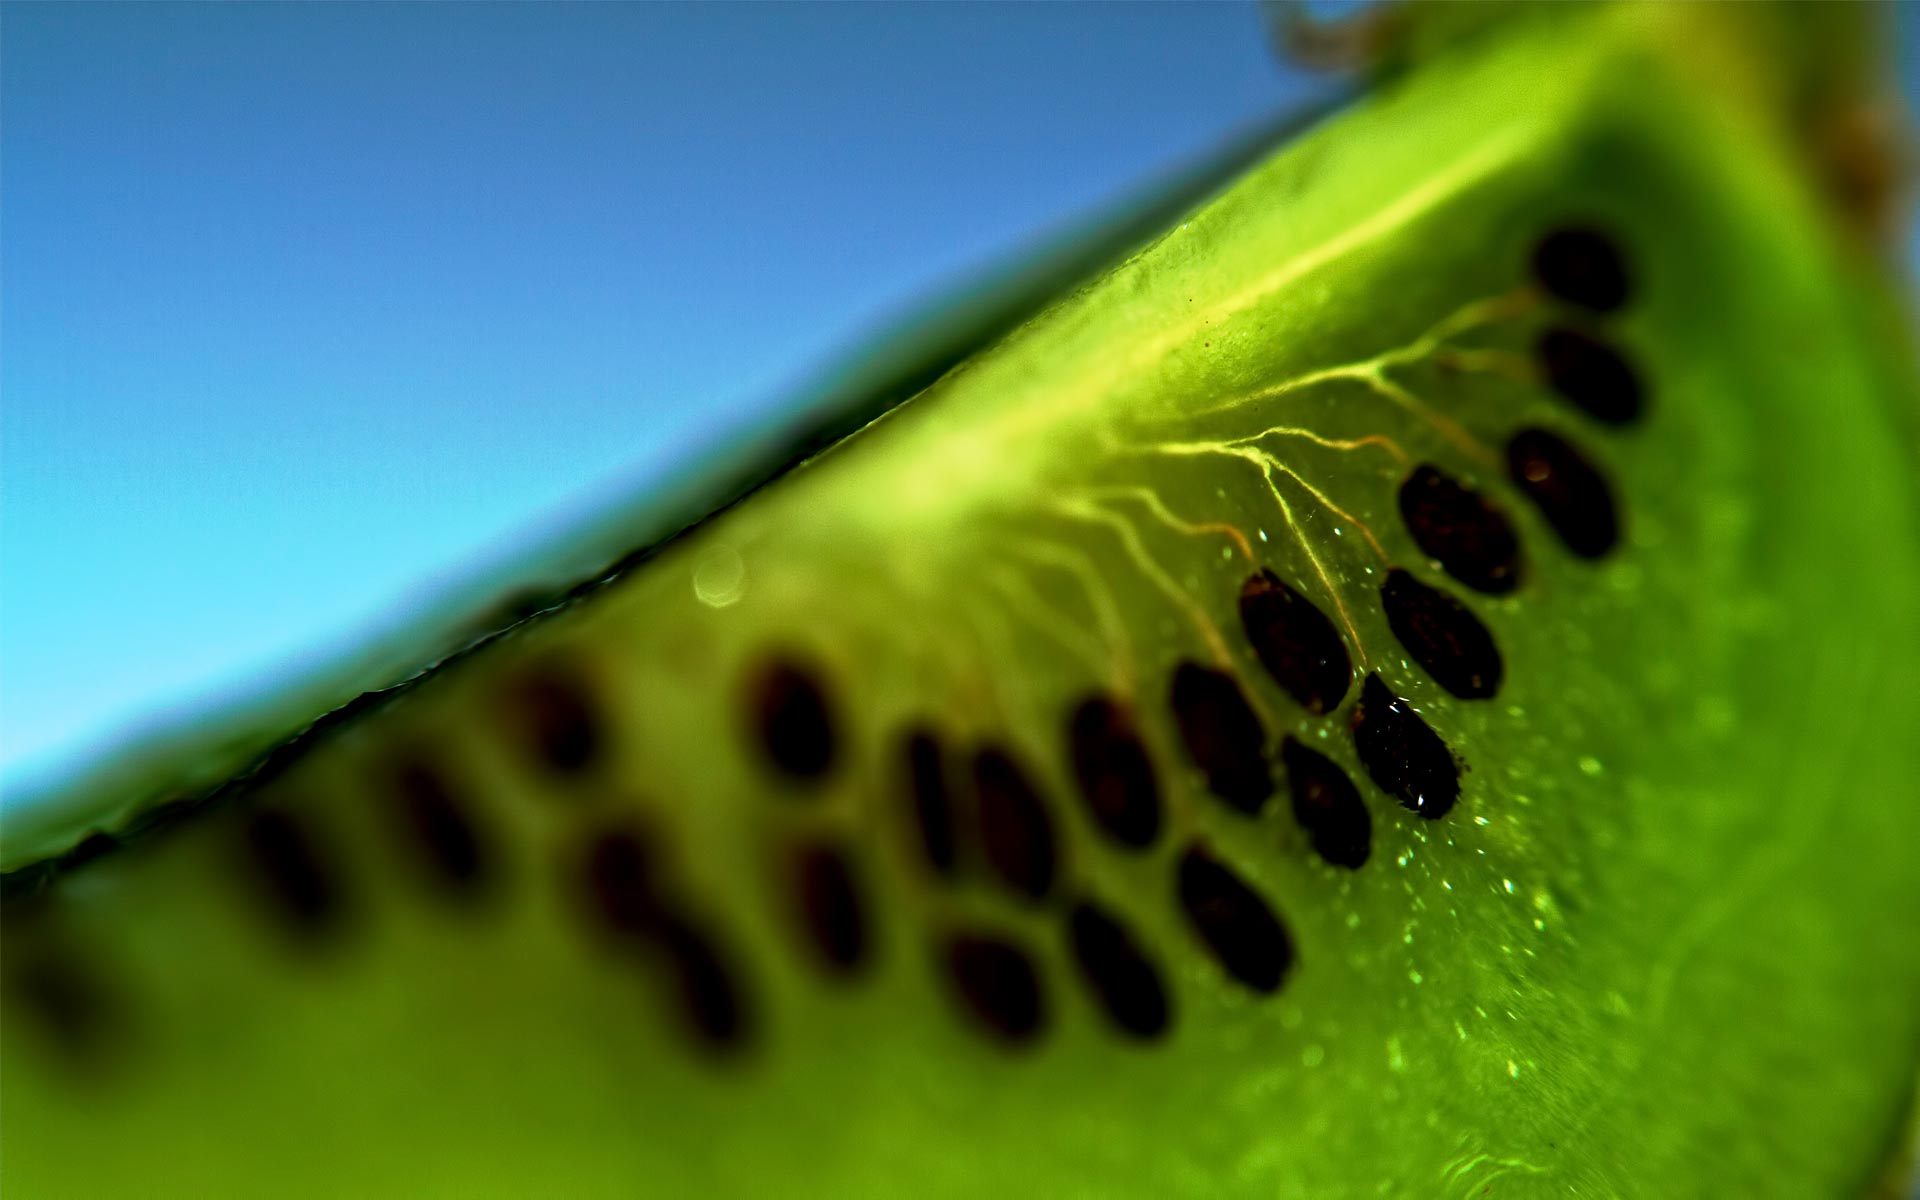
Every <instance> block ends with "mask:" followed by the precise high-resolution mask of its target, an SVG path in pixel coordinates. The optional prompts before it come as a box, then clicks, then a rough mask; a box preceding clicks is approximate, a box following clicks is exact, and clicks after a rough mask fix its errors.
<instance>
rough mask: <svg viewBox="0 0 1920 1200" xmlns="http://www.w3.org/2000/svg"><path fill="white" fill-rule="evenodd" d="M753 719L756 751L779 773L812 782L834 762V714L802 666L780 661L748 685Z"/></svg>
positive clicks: (821, 692) (811, 675) (815, 680)
mask: <svg viewBox="0 0 1920 1200" xmlns="http://www.w3.org/2000/svg"><path fill="white" fill-rule="evenodd" d="M753 720H754V729H755V731H756V733H757V734H758V736H759V741H760V747H761V749H762V750H763V751H765V753H766V756H767V759H768V761H769V762H771V763H772V764H773V765H774V766H775V767H776V768H777V769H779V770H780V771H781V772H782V773H783V774H785V775H787V776H789V777H791V778H793V779H797V780H801V781H804V782H813V781H817V780H819V779H820V778H821V777H822V776H824V775H825V774H826V773H827V771H828V770H829V769H830V768H831V767H832V766H833V760H834V753H835V751H836V750H837V749H838V747H837V745H836V744H835V736H834V724H833V715H832V713H831V711H830V709H829V706H828V704H827V697H826V692H825V691H824V690H823V689H822V688H821V686H820V682H819V680H818V679H817V678H816V677H815V676H814V674H813V672H812V671H810V670H808V669H807V668H805V667H803V666H800V665H799V664H797V663H794V662H791V661H787V660H779V661H776V662H773V663H771V664H769V665H768V666H767V667H766V668H765V669H763V670H762V671H761V672H760V674H759V676H758V678H757V679H756V681H755V686H754V689H753Z"/></svg>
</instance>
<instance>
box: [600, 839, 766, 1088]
mask: <svg viewBox="0 0 1920 1200" xmlns="http://www.w3.org/2000/svg"><path fill="white" fill-rule="evenodd" d="M580 880H581V885H582V887H581V891H582V895H581V899H582V901H583V902H584V904H585V906H586V910H587V912H588V914H589V916H590V917H591V918H592V920H593V921H594V923H595V924H596V925H597V926H598V927H599V928H600V929H601V931H602V933H603V934H604V935H605V936H606V937H607V938H608V939H609V940H610V941H611V942H612V944H613V945H614V946H615V947H617V948H619V949H622V950H625V951H630V952H633V953H635V954H637V955H639V956H642V957H648V958H652V959H654V960H655V961H658V962H660V963H661V964H663V965H664V966H665V967H666V969H667V971H668V974H669V976H670V977H671V980H672V984H673V988H674V991H675V993H676V995H677V998H678V1000H679V1005H680V1009H681V1012H682V1015H683V1016H684V1018H685V1020H686V1022H687V1026H688V1028H689V1029H690V1030H691V1031H692V1032H693V1033H694V1034H695V1035H696V1036H697V1037H698V1038H699V1039H700V1040H701V1042H702V1043H703V1044H705V1045H706V1046H708V1047H710V1048H712V1049H715V1050H725V1049H730V1048H733V1047H736V1046H739V1045H741V1044H743V1043H744V1042H745V1041H746V1040H747V1037H748V1035H749V1033H750V1032H751V1025H750V1020H749V1014H748V1009H747V1006H746V1003H745V998H744V996H743V995H742V994H741V991H740V989H739V987H738V986H737V984H736V983H735V982H734V977H733V974H732V972H731V971H730V970H728V968H727V965H726V963H725V961H724V960H723V958H722V956H721V954H720V952H719V950H718V949H717V948H716V947H715V945H714V943H713V940H712V939H711V937H710V936H709V935H708V934H706V933H705V932H703V931H702V929H701V927H700V925H699V923H698V922H697V921H695V920H694V919H693V918H691V917H690V916H689V915H688V914H686V913H684V912H682V911H681V910H680V909H679V908H678V907H677V906H676V905H675V904H674V903H673V902H672V901H671V900H670V899H669V898H668V896H667V895H666V893H665V892H664V891H663V890H662V889H661V888H660V886H659V883H658V881H657V880H656V879H655V878H654V874H653V865H652V862H651V854H650V853H649V848H648V846H647V844H646V842H645V840H644V839H643V838H642V837H641V836H640V835H639V834H638V833H636V832H634V831H632V830H627V829H616V830H609V831H606V832H604V833H601V834H599V835H598V836H596V837H595V838H593V839H592V840H591V842H590V843H589V844H588V846H587V849H586V854H585V855H584V858H583V862H582V866H581V870H580Z"/></svg>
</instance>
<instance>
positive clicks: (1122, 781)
mask: <svg viewBox="0 0 1920 1200" xmlns="http://www.w3.org/2000/svg"><path fill="white" fill-rule="evenodd" d="M1067 750H1068V757H1069V758H1070V759H1071V760H1072V763H1073V776H1074V781H1075V782H1076V783H1077V784H1078V785H1079V787H1080V798H1081V799H1082V800H1083V801H1085V803H1086V806H1087V812H1088V813H1089V814H1090V815H1091V816H1092V817H1093V820H1094V823H1095V824H1096V825H1098V826H1099V827H1100V828H1101V829H1103V830H1105V831H1106V832H1107V834H1108V835H1109V836H1111V837H1112V838H1113V839H1114V840H1115V841H1117V842H1119V843H1120V844H1121V845H1123V846H1134V847H1144V846H1149V845H1152V844H1153V839H1154V838H1155V836H1157V835H1158V834H1159V832H1160V787H1159V784H1158V783H1157V782H1156V781H1155V779H1154V774H1153V760H1152V759H1151V758H1149V757H1148V755H1147V748H1146V745H1145V744H1144V743H1143V742H1142V741H1141V740H1140V734H1139V732H1138V730H1136V729H1135V728H1134V725H1133V721H1132V719H1131V717H1130V716H1129V715H1128V714H1127V713H1126V711H1125V710H1124V709H1122V708H1121V707H1120V706H1119V705H1118V704H1115V703H1114V702H1113V701H1111V700H1108V699H1107V698H1106V697H1104V696H1093V697H1090V698H1088V699H1087V700H1084V701H1082V702H1081V703H1080V704H1079V705H1078V706H1077V707H1076V708H1075V709H1074V710H1073V716H1072V717H1071V718H1070V719H1069V720H1068V722H1067Z"/></svg>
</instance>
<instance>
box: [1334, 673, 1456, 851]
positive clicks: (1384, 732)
mask: <svg viewBox="0 0 1920 1200" xmlns="http://www.w3.org/2000/svg"><path fill="white" fill-rule="evenodd" d="M1353 746H1354V749H1355V750H1356V751H1358V753H1359V755H1360V764H1361V765H1362V766H1364V767H1366V769H1367V774H1368V775H1369V776H1371V777H1372V778H1373V782H1374V784H1375V785H1376V786H1378V787H1379V789H1380V790H1381V791H1383V792H1385V793H1386V794H1387V795H1389V796H1392V797H1393V798H1394V799H1396V800H1398V801H1399V802H1400V803H1401V804H1402V805H1404V806H1405V807H1407V808H1410V809H1412V810H1413V811H1414V812H1416V813H1419V814H1420V815H1421V816H1423V817H1426V818H1428V819H1429V820H1432V819H1437V818H1439V817H1444V816H1446V815H1447V813H1448V811H1449V810H1451V809H1452V808H1453V805H1454V802H1455V801H1457V800H1458V799H1459V798H1460V764H1459V763H1458V762H1456V761H1455V760H1454V757H1453V753H1452V751H1450V750H1448V749H1447V744H1446V743H1445V742H1443V741H1441V740H1440V735H1439V734H1437V733H1435V732H1434V731H1433V728H1432V727H1431V726H1429V725H1428V724H1427V723H1426V722H1425V721H1424V720H1422V719H1421V718H1420V714H1419V713H1417V712H1414V711H1413V708H1412V706H1410V705H1409V704H1408V703H1407V702H1406V701H1405V700H1402V699H1401V698H1400V697H1398V696H1396V695H1394V694H1393V692H1392V691H1390V690H1388V688H1387V685H1386V684H1384V683H1382V682H1380V676H1379V675H1377V674H1375V675H1368V676H1367V678H1366V682H1365V683H1362V684H1361V685H1360V703H1359V704H1358V705H1357V706H1355V708H1354V710H1353Z"/></svg>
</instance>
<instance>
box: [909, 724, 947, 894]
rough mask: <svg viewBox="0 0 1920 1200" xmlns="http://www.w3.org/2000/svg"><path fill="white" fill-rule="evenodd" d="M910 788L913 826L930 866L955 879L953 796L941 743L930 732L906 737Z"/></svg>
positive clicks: (916, 732) (925, 731)
mask: <svg viewBox="0 0 1920 1200" xmlns="http://www.w3.org/2000/svg"><path fill="white" fill-rule="evenodd" d="M906 759H907V787H908V789H909V790H910V791H911V793H912V797H911V798H912V802H913V824H914V827H915V829H917V830H918V831H919V836H920V849H921V852H922V853H924V854H925V855H926V859H927V865H928V866H930V867H932V868H933V869H934V871H935V872H937V873H938V874H941V875H952V874H953V871H954V866H955V865H956V863H957V862H958V854H957V852H956V842H957V837H958V835H957V833H956V830H955V819H954V811H953V795H952V792H951V791H950V790H949V789H948V787H947V769H946V755H945V754H944V753H943V752H942V751H941V749H940V740H939V739H938V738H937V737H935V736H934V735H933V734H932V733H930V732H928V731H927V730H924V729H920V730H914V731H913V732H911V733H909V734H908V735H907V741H906Z"/></svg>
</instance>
